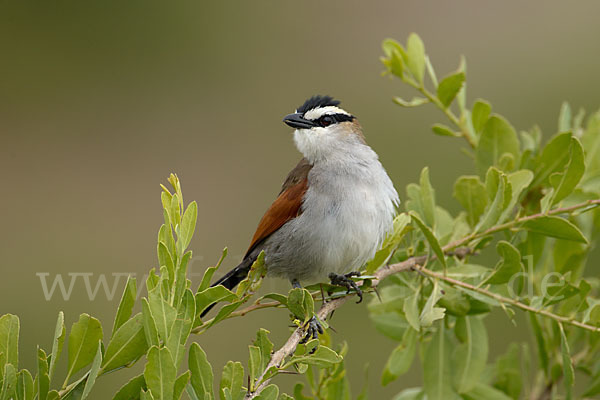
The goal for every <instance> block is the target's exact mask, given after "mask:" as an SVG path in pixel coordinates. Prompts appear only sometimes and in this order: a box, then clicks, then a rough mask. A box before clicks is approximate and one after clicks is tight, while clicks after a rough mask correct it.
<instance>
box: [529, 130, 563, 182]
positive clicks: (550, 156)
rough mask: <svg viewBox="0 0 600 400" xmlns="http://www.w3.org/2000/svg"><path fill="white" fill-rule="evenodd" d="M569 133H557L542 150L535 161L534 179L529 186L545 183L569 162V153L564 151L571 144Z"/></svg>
mask: <svg viewBox="0 0 600 400" xmlns="http://www.w3.org/2000/svg"><path fill="white" fill-rule="evenodd" d="M571 136H572V135H571V132H565V133H559V134H557V135H555V136H553V137H552V138H551V139H550V141H549V142H548V143H547V144H546V146H545V147H544V149H543V150H542V154H541V155H540V157H539V160H538V161H537V168H536V171H535V179H534V181H533V183H532V184H531V186H537V185H539V184H540V183H542V182H547V180H548V177H549V176H550V175H551V174H552V173H554V172H562V171H563V170H564V169H565V166H566V165H567V162H568V161H569V152H568V151H565V149H568V148H569V146H570V144H571Z"/></svg>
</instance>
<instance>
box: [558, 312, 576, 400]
mask: <svg viewBox="0 0 600 400" xmlns="http://www.w3.org/2000/svg"><path fill="white" fill-rule="evenodd" d="M558 328H559V330H560V351H561V355H562V367H563V375H564V381H565V391H566V393H567V396H566V398H567V400H569V399H571V398H572V393H571V392H572V388H573V383H574V382H575V371H574V370H573V362H572V361H571V354H570V350H569V342H568V340H567V335H565V330H564V329H563V326H562V324H560V323H559V324H558Z"/></svg>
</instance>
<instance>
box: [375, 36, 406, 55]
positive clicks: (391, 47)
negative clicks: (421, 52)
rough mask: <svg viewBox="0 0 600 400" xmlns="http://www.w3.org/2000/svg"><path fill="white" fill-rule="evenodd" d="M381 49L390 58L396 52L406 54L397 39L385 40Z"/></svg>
mask: <svg viewBox="0 0 600 400" xmlns="http://www.w3.org/2000/svg"><path fill="white" fill-rule="evenodd" d="M381 48H382V50H383V53H384V54H385V55H386V56H387V57H389V56H391V55H392V53H393V52H394V51H396V52H399V53H400V54H404V53H405V51H404V48H403V47H402V45H401V44H400V43H398V42H397V41H396V40H395V39H390V38H387V39H384V40H383V41H382V42H381Z"/></svg>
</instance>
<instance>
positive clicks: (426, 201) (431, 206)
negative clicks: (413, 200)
mask: <svg viewBox="0 0 600 400" xmlns="http://www.w3.org/2000/svg"><path fill="white" fill-rule="evenodd" d="M419 186H420V188H421V202H422V205H423V217H424V218H425V222H426V223H427V225H428V226H431V227H435V193H434V190H433V187H432V186H431V182H430V181H429V167H424V168H423V170H421V177H420V179H419Z"/></svg>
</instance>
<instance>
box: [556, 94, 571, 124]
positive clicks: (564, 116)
mask: <svg viewBox="0 0 600 400" xmlns="http://www.w3.org/2000/svg"><path fill="white" fill-rule="evenodd" d="M570 130H571V107H570V106H569V103H567V102H566V101H565V102H563V103H562V105H561V107H560V114H559V116H558V131H559V132H567V131H570Z"/></svg>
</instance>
